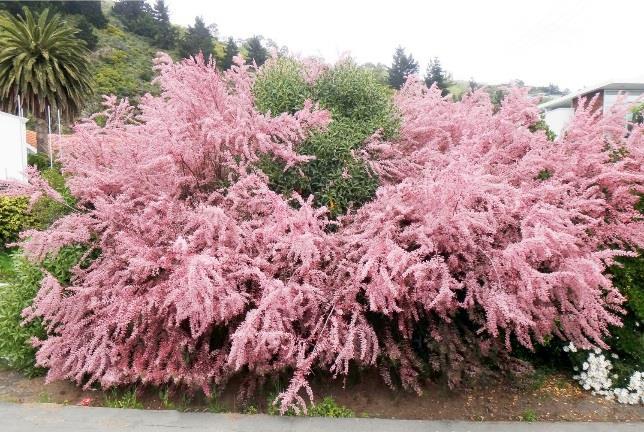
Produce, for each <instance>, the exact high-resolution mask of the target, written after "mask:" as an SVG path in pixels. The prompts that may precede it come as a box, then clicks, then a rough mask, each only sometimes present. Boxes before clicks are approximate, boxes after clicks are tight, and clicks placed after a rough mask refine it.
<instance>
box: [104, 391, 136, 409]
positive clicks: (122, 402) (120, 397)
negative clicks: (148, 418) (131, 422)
mask: <svg viewBox="0 0 644 432" xmlns="http://www.w3.org/2000/svg"><path fill="white" fill-rule="evenodd" d="M105 406H106V407H109V408H133V409H143V404H142V403H141V402H140V401H139V400H138V398H137V397H136V388H134V387H132V388H130V389H126V390H118V389H112V390H111V391H109V392H108V393H106V394H105Z"/></svg>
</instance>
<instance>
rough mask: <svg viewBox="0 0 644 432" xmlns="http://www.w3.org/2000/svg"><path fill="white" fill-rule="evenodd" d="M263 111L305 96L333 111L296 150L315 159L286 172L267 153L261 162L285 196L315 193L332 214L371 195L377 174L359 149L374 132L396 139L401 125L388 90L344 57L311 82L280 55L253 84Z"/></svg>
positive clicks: (298, 102) (283, 108)
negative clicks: (324, 125) (359, 154)
mask: <svg viewBox="0 0 644 432" xmlns="http://www.w3.org/2000/svg"><path fill="white" fill-rule="evenodd" d="M253 91H254V94H255V104H256V106H257V107H258V109H259V110H261V111H263V112H270V113H271V114H272V115H279V114H280V113H283V112H289V113H292V112H295V111H297V110H298V109H300V108H302V106H303V104H304V101H305V100H306V99H307V98H310V99H312V100H313V101H315V102H317V103H319V104H320V106H321V107H322V108H325V109H327V110H329V111H330V112H331V118H332V121H331V123H330V124H329V127H328V129H327V130H326V131H324V132H319V133H315V134H313V136H311V137H310V138H309V139H307V140H306V141H305V142H303V143H302V144H301V145H300V146H299V147H298V148H297V151H298V152H299V153H300V154H304V155H310V156H315V159H314V160H312V161H310V162H308V163H306V164H301V165H299V166H297V167H294V168H292V169H289V170H286V171H284V165H283V164H282V163H280V162H277V161H275V160H272V159H270V158H268V157H267V158H266V159H265V160H263V161H262V163H261V164H260V167H261V169H262V170H263V171H264V172H265V173H266V174H267V175H268V177H269V179H270V185H271V187H272V188H273V189H274V190H276V191H277V192H280V193H282V194H284V195H287V196H288V195H290V193H291V192H293V191H295V192H297V193H299V194H300V195H302V196H304V197H308V196H309V195H311V194H313V195H314V196H315V199H316V204H317V205H325V206H327V207H328V209H329V211H330V213H331V216H333V217H335V216H338V215H340V214H343V213H345V212H346V211H347V210H348V209H349V208H351V207H359V206H361V205H362V204H364V203H365V202H367V201H368V200H370V199H371V198H372V197H373V195H374V193H375V191H376V188H377V186H378V179H377V177H376V175H375V174H374V173H373V172H370V170H369V169H368V167H367V166H366V164H365V163H364V162H363V161H362V160H360V159H358V158H357V157H356V155H355V152H356V151H357V150H359V149H360V148H361V147H362V146H363V145H364V142H365V141H366V140H367V138H369V137H370V136H371V135H373V134H374V133H375V132H377V131H380V132H381V133H382V134H383V136H384V137H385V138H387V139H389V138H393V137H394V136H395V135H396V133H397V131H398V126H399V119H398V116H397V115H396V112H395V109H394V106H393V103H392V100H391V92H390V90H389V89H388V88H387V87H386V86H384V85H383V84H382V83H381V82H380V81H379V80H378V78H377V76H376V75H374V73H373V72H372V71H370V70H367V69H365V68H362V67H359V66H357V65H355V64H354V63H352V62H349V61H347V62H344V63H341V64H339V65H337V66H335V67H334V68H332V69H329V70H328V71H326V72H324V73H323V74H322V75H321V76H320V77H319V78H318V79H317V81H316V82H315V83H313V84H308V83H307V82H306V81H305V80H304V78H303V75H302V71H301V67H300V65H299V64H298V63H297V62H296V61H294V60H292V59H280V60H277V61H275V62H274V63H273V64H272V65H270V66H267V67H265V68H264V69H262V70H261V71H260V72H259V75H258V77H257V80H256V82H255V85H254V87H253Z"/></svg>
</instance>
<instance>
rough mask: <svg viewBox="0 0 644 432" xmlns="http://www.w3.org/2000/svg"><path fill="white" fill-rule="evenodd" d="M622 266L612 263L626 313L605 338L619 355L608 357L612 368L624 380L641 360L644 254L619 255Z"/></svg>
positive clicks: (643, 354)
mask: <svg viewBox="0 0 644 432" xmlns="http://www.w3.org/2000/svg"><path fill="white" fill-rule="evenodd" d="M619 261H620V264H621V266H619V265H615V266H613V267H611V269H610V272H611V274H612V276H613V282H614V284H615V285H616V286H617V287H619V289H620V291H621V293H622V294H623V295H624V296H625V297H626V304H625V307H626V310H627V314H626V316H625V317H624V320H623V323H624V325H623V327H615V328H612V329H611V335H612V338H611V340H610V341H609V342H608V344H609V345H610V347H611V348H612V350H613V351H614V352H615V353H617V354H618V355H619V358H618V359H611V361H612V362H613V366H614V371H615V372H616V373H617V374H618V375H619V376H620V378H621V379H623V380H625V379H626V378H628V376H630V375H631V374H632V372H634V371H635V370H641V368H642V365H643V364H644V254H643V253H642V251H640V256H638V257H635V258H622V259H620V260H619Z"/></svg>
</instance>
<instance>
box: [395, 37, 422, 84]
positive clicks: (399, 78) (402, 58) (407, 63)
mask: <svg viewBox="0 0 644 432" xmlns="http://www.w3.org/2000/svg"><path fill="white" fill-rule="evenodd" d="M417 72H418V63H417V62H416V60H414V57H413V56H412V55H411V54H409V55H407V54H406V53H405V50H404V49H403V48H402V47H398V48H396V51H395V52H394V59H393V61H392V63H391V67H390V68H389V85H390V86H392V87H393V88H395V89H399V88H401V87H402V86H403V84H405V81H406V80H407V76H408V75H411V74H415V73H417Z"/></svg>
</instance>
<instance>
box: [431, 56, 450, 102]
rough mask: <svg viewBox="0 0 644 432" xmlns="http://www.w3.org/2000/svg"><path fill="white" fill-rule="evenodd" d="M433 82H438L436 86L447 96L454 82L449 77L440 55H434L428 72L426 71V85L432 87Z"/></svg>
mask: <svg viewBox="0 0 644 432" xmlns="http://www.w3.org/2000/svg"><path fill="white" fill-rule="evenodd" d="M432 84H436V87H438V88H439V89H441V94H442V95H443V96H446V95H447V94H448V93H449V91H448V90H447V89H448V88H449V86H450V85H451V84H452V82H451V81H450V79H449V77H448V76H447V74H446V73H445V71H444V70H443V68H442V66H441V62H440V60H438V57H434V59H433V60H431V61H430V62H429V65H427V72H425V85H426V86H427V87H431V86H432Z"/></svg>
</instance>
